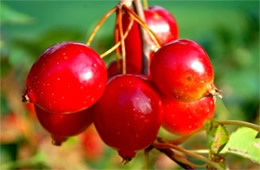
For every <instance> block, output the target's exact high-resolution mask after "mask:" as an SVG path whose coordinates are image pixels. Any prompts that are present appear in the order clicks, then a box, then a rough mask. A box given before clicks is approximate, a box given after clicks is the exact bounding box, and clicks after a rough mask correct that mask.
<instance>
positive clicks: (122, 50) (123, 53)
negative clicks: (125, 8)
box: [118, 8, 126, 74]
mask: <svg viewBox="0 0 260 170" xmlns="http://www.w3.org/2000/svg"><path fill="white" fill-rule="evenodd" d="M118 20H119V23H118V29H119V35H120V42H121V55H122V62H123V70H122V71H123V72H122V73H123V74H126V58H125V39H124V32H123V26H122V8H118Z"/></svg>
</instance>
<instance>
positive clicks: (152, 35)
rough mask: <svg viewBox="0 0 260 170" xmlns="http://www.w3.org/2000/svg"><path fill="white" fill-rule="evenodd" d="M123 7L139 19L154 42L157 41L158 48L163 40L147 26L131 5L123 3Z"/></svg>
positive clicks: (135, 18)
mask: <svg viewBox="0 0 260 170" xmlns="http://www.w3.org/2000/svg"><path fill="white" fill-rule="evenodd" d="M123 7H124V8H125V9H126V10H127V12H128V13H129V14H130V15H132V16H133V18H134V20H135V21H137V22H138V23H139V24H140V25H141V26H142V27H143V28H144V29H145V30H146V31H147V32H148V34H149V35H150V37H151V39H152V40H153V42H154V43H155V45H156V47H157V48H160V47H161V44H162V43H161V41H160V39H159V38H158V37H157V35H156V34H155V33H154V32H153V31H152V30H151V29H150V28H149V27H148V26H147V24H146V23H144V22H143V21H142V19H141V18H140V17H139V16H138V15H137V14H136V13H135V12H134V11H133V10H132V9H130V8H129V7H127V6H125V5H123Z"/></svg>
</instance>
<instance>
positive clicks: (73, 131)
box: [35, 106, 93, 145]
mask: <svg viewBox="0 0 260 170" xmlns="http://www.w3.org/2000/svg"><path fill="white" fill-rule="evenodd" d="M35 111H36V114H37V118H38V120H39V122H40V123H41V125H42V126H43V127H44V128H45V129H46V130H47V131H48V132H49V133H51V135H52V138H53V141H54V144H56V145H60V144H61V143H62V142H63V141H65V140H66V139H67V138H68V137H70V136H74V135H77V134H79V133H81V132H83V131H84V130H85V129H86V128H87V127H88V126H89V125H90V124H91V123H92V122H93V115H92V110H91V109H86V110H83V111H80V112H75V113H71V114H65V113H48V112H46V111H44V110H42V109H41V108H40V107H38V106H35Z"/></svg>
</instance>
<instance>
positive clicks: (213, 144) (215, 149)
mask: <svg viewBox="0 0 260 170" xmlns="http://www.w3.org/2000/svg"><path fill="white" fill-rule="evenodd" d="M204 128H205V129H206V131H207V134H208V144H209V149H210V151H211V152H212V153H213V154H218V153H219V152H220V151H221V149H223V147H224V146H225V144H226V143H227V142H228V139H229V136H228V132H227V130H226V129H225V127H224V126H223V125H222V124H221V123H218V122H216V121H209V122H206V124H205V125H204Z"/></svg>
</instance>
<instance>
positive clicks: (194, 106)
mask: <svg viewBox="0 0 260 170" xmlns="http://www.w3.org/2000/svg"><path fill="white" fill-rule="evenodd" d="M162 101H163V107H164V112H163V122H162V125H163V127H164V128H165V129H167V130H168V131H169V132H171V133H173V134H178V135H187V134H189V133H191V132H193V131H195V130H197V129H199V128H201V127H203V125H204V122H205V121H207V120H211V119H212V118H213V116H214V111H215V98H214V97H204V98H202V99H200V100H198V101H193V102H181V101H178V100H176V99H173V98H165V99H163V100H162Z"/></svg>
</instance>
